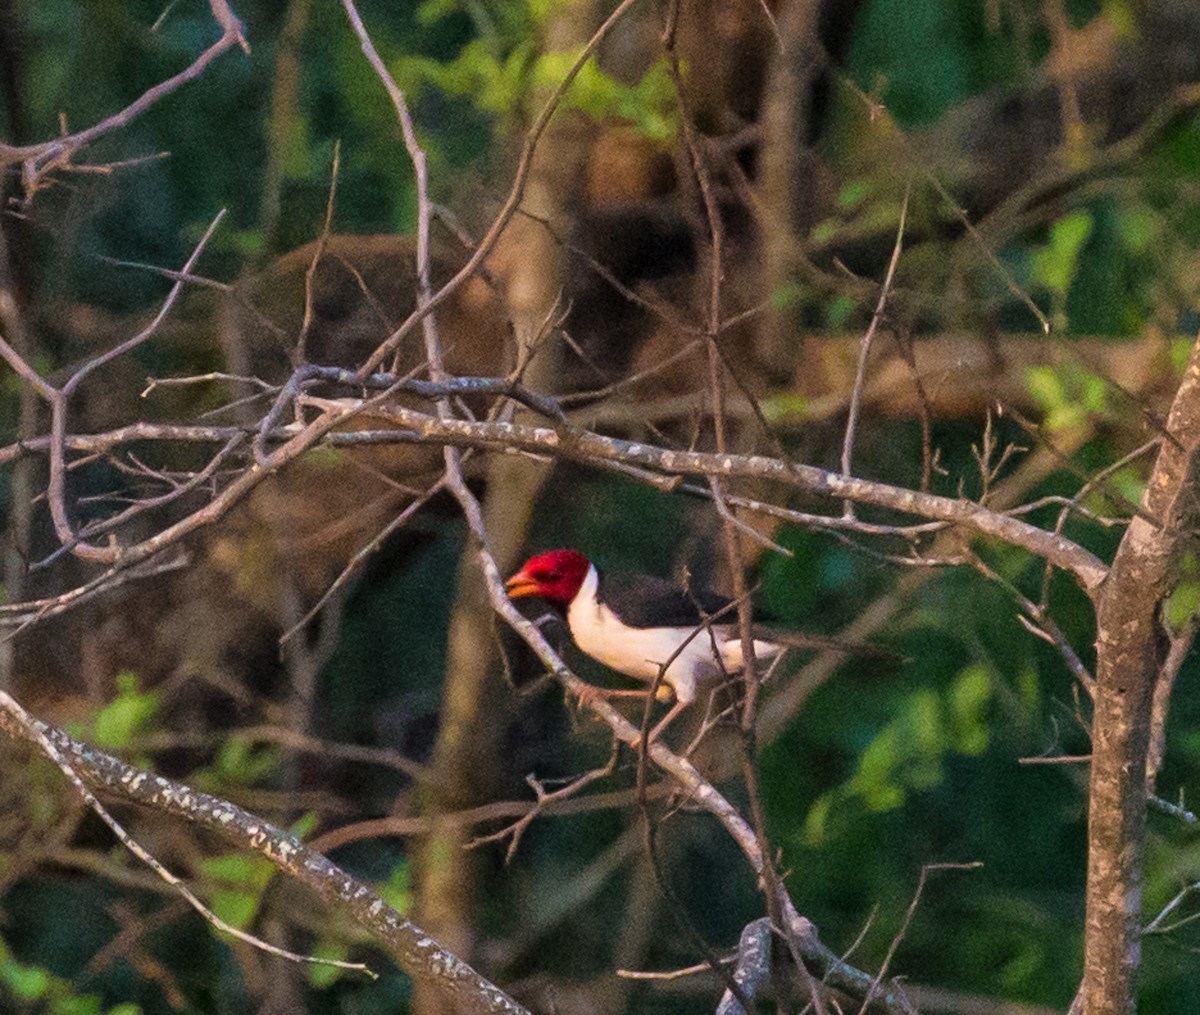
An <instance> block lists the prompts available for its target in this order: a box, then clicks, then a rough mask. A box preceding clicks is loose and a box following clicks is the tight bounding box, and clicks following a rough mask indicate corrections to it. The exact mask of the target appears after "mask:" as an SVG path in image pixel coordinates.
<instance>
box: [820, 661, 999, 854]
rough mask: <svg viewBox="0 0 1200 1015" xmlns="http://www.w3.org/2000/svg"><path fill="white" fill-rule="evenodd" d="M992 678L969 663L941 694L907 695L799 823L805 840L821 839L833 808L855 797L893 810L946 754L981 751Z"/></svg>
mask: <svg viewBox="0 0 1200 1015" xmlns="http://www.w3.org/2000/svg"><path fill="white" fill-rule="evenodd" d="M992 679H993V678H992V676H991V674H990V673H989V672H988V670H987V669H986V668H985V667H983V666H969V667H967V668H966V669H964V670H963V671H962V672H961V673H960V674H959V675H958V676H957V678H955V680H954V681H953V683H952V684H951V685H950V687H949V688H948V689H947V691H946V692H945V693H944V694H942V695H939V694H938V693H937V692H936V691H933V690H931V689H927V688H921V689H918V690H916V691H914V692H913V693H912V694H910V695H909V696H908V697H907V699H905V700H904V701H903V702H902V703H901V705H900V709H899V712H898V714H897V715H896V717H895V718H894V719H893V720H892V721H891V722H889V723H888V724H887V725H886V726H885V727H884V728H883V729H882V730H880V731H879V733H878V734H877V735H876V736H875V737H874V738H873V739H872V740H871V742H870V743H869V744H867V746H866V748H865V749H864V750H863V751H862V753H861V754H860V756H859V760H858V768H857V771H856V772H855V773H854V775H853V776H851V778H850V779H848V780H847V781H846V782H845V783H843V784H842V785H841V786H839V787H837V788H835V789H833V790H830V791H828V792H826V793H824V794H823V795H822V796H821V797H820V798H819V799H818V800H817V801H816V802H815V803H814V804H813V806H812V808H811V809H810V810H809V814H808V817H807V818H806V819H805V822H804V829H805V835H806V838H807V840H808V842H809V844H810V845H818V844H819V843H820V842H821V840H822V839H823V838H824V835H825V831H826V827H827V824H828V820H829V816H830V812H831V811H832V810H833V809H834V808H835V807H840V806H845V805H847V804H849V803H852V802H854V801H856V800H857V801H860V802H861V803H862V804H863V805H864V806H865V807H866V808H867V809H868V810H872V811H889V810H893V809H894V808H897V807H900V806H902V805H903V804H904V802H905V800H906V799H907V797H908V794H909V793H910V792H914V791H920V790H927V789H930V788H931V787H933V786H936V785H938V784H939V783H940V782H941V781H942V779H943V771H944V770H943V765H944V761H945V758H946V756H947V755H948V754H950V753H957V754H964V755H979V754H982V753H983V751H984V750H986V748H987V746H988V741H989V731H988V726H987V724H986V721H985V719H986V712H987V707H988V703H989V702H990V700H991V697H992V692H993V689H992Z"/></svg>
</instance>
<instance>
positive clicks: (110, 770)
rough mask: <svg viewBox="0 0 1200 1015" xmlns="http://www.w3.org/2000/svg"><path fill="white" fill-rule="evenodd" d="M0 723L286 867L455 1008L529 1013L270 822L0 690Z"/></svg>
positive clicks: (479, 1014) (487, 1013) (116, 788)
mask: <svg viewBox="0 0 1200 1015" xmlns="http://www.w3.org/2000/svg"><path fill="white" fill-rule="evenodd" d="M14 706H15V708H14ZM0 730H3V732H5V733H6V734H8V735H9V736H11V737H13V738H14V739H21V740H26V741H29V742H31V743H33V744H35V745H36V746H37V747H39V748H40V749H41V750H43V751H47V746H46V745H47V744H49V745H50V746H51V747H52V748H53V751H54V752H55V753H56V754H57V755H58V756H59V757H61V758H63V759H65V761H66V763H67V765H68V766H69V767H70V768H71V769H72V770H73V771H74V773H75V774H76V776H77V777H78V779H79V780H80V781H82V783H83V784H84V785H85V786H86V787H87V789H88V790H90V791H93V792H96V793H109V794H112V795H114V796H116V797H118V798H120V799H123V800H127V801H130V802H132V803H136V804H140V805H142V806H146V807H150V808H151V809H153V810H154V811H156V812H157V813H160V814H161V813H166V814H172V815H176V816H178V817H182V818H185V819H186V820H188V821H190V822H192V823H193V824H195V825H197V826H199V827H202V828H205V829H208V830H209V831H212V832H215V833H216V834H217V835H219V836H220V837H221V838H223V839H225V840H227V841H229V842H232V843H233V844H234V845H235V846H236V847H238V848H240V849H244V850H248V851H252V852H255V853H258V854H259V855H261V856H263V857H265V858H266V859H267V860H269V861H270V862H271V863H272V864H274V865H275V866H276V867H277V868H278V869H279V870H280V871H282V872H283V873H284V874H287V875H288V876H289V877H292V878H294V879H295V880H297V881H299V882H300V883H302V884H304V885H305V886H307V887H308V888H310V889H311V890H313V891H314V892H315V893H316V894H317V895H318V896H319V897H320V898H321V899H322V900H323V901H325V902H326V903H327V904H328V905H329V906H330V907H331V908H332V909H333V910H335V911H337V912H341V913H346V914H349V915H350V916H352V917H353V918H354V919H355V920H357V921H358V922H359V923H360V924H361V925H362V926H363V927H364V928H365V929H366V930H367V931H368V932H369V933H370V934H371V935H372V937H373V938H374V939H375V941H376V942H377V943H378V944H379V946H380V947H381V948H382V949H383V950H384V951H386V952H387V953H388V954H389V955H390V956H391V957H392V958H393V959H394V960H395V961H396V962H397V963H398V964H399V965H400V967H401V968H402V969H403V970H404V971H405V972H407V973H408V974H409V975H410V976H412V977H414V978H421V979H425V980H427V981H429V982H431V983H434V984H436V985H437V986H438V987H439V988H440V989H442V990H443V991H444V992H445V993H446V994H447V995H448V996H449V997H450V998H451V999H452V1000H453V1001H454V1002H455V1003H457V1005H458V1008H457V1009H456V1010H457V1011H461V1012H463V1013H469V1015H495V1013H507V1015H529V1013H528V1012H527V1011H526V1009H525V1008H523V1007H522V1006H521V1005H519V1004H517V1003H516V1002H515V1001H513V1000H512V999H511V998H510V997H508V996H507V995H506V994H505V993H504V992H503V991H501V990H500V989H499V988H498V987H496V986H495V984H492V983H490V982H488V981H487V980H485V979H484V978H483V977H482V976H480V975H479V974H478V973H477V972H476V971H475V970H474V969H472V968H471V967H470V966H468V965H467V964H466V963H465V962H463V961H462V960H461V959H460V958H458V956H457V955H455V954H453V953H452V952H450V951H448V950H447V949H445V948H443V947H442V946H441V945H440V944H438V942H436V941H434V940H433V939H431V938H430V937H429V936H428V935H427V934H425V933H424V932H423V931H422V930H421V929H420V928H419V927H417V926H416V925H414V924H412V923H410V922H409V921H408V920H406V919H405V918H404V917H403V916H402V915H401V914H399V913H397V912H396V911H395V910H394V909H393V908H392V907H391V906H389V905H388V904H387V902H385V901H384V900H383V898H381V897H380V895H379V894H378V893H377V892H375V891H374V890H373V889H371V888H370V887H368V886H367V885H364V884H362V883H361V882H359V881H357V880H355V879H354V878H352V877H350V876H349V875H348V874H346V873H345V872H344V871H342V870H341V869H339V868H338V867H337V866H336V865H334V864H332V863H330V862H329V860H327V859H326V858H325V857H324V856H322V855H321V854H320V853H318V852H316V851H315V850H313V849H311V848H310V847H307V846H305V845H304V844H303V843H301V842H300V841H299V840H297V839H296V838H295V837H294V836H292V835H290V834H289V833H287V832H284V831H282V830H280V829H278V828H276V827H274V826H273V825H271V824H270V823H269V822H266V821H263V820H262V819H261V818H259V817H257V816H256V815H254V814H251V813H249V812H248V811H245V810H243V809H242V808H240V807H238V806H236V805H235V804H232V803H229V802H228V801H226V800H222V799H220V798H218V797H214V796H210V795H209V794H207V793H202V792H199V791H197V790H194V789H192V788H190V787H188V786H185V785H182V784H180V783H177V782H172V781H171V780H169V779H164V778H163V777H162V776H159V775H155V774H153V773H151V772H147V771H144V770H143V769H140V768H136V767H134V766H133V765H127V764H125V763H124V762H123V761H120V760H119V759H117V758H115V757H113V756H112V755H109V754H105V753H104V752H103V751H100V750H97V749H96V748H94V747H91V746H90V745H87V744H81V743H78V742H77V741H75V740H72V739H71V738H70V737H68V736H67V735H66V734H65V733H64V732H63V731H62V730H59V729H56V728H55V727H53V726H50V725H48V724H46V723H43V722H41V721H40V720H37V719H34V718H33V717H32V716H29V715H28V714H27V713H25V712H24V710H23V709H21V708H20V706H19V705H16V703H15V702H13V701H12V699H11V698H9V696H8V695H6V694H5V695H2V696H0ZM47 753H50V752H49V751H47ZM51 756H52V757H54V754H51ZM76 785H78V783H76Z"/></svg>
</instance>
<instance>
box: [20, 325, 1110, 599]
mask: <svg viewBox="0 0 1200 1015" xmlns="http://www.w3.org/2000/svg"><path fill="white" fill-rule="evenodd" d="M5 348H7V346H6V345H5V343H3V340H2V339H0V353H2V352H3V350H4V349H5ZM464 380H466V381H471V380H473V379H471V378H466V379H464ZM489 380H491V379H489ZM492 383H494V381H493V382H492ZM370 404H379V403H378V402H376V400H375V399H370V400H368V401H367V402H365V403H360V404H358V405H357V406H353V407H347V406H346V405H340V404H337V403H330V405H329V408H328V409H327V412H326V414H325V415H324V416H323V417H322V418H321V419H319V420H317V421H316V422H315V423H313V424H310V425H309V426H308V427H306V428H304V429H303V430H301V431H299V432H297V431H295V430H294V429H283V430H271V431H269V432H268V434H267V437H268V438H269V439H270V440H271V441H272V442H274V441H281V442H282V445H281V446H280V447H279V448H278V449H277V450H276V451H274V452H273V453H271V454H270V455H266V456H265V457H264V458H263V460H262V462H261V463H260V467H258V468H256V469H251V470H249V471H247V472H245V473H243V474H242V475H241V476H239V477H238V478H237V479H235V480H234V481H233V482H232V483H231V484H230V485H229V486H228V487H226V488H225V489H224V490H222V491H221V493H219V494H218V495H217V496H216V497H215V498H214V499H213V501H212V502H210V503H209V504H208V505H206V506H205V507H204V508H202V509H200V510H199V511H197V512H195V513H193V514H192V515H189V516H187V517H186V518H184V519H182V520H181V521H180V522H178V523H176V524H174V525H172V526H170V527H168V528H167V529H164V530H163V531H162V532H160V533H158V534H156V535H155V536H152V537H150V538H149V539H147V540H144V541H142V542H141V543H137V544H135V545H133V546H130V547H126V548H124V550H123V552H122V555H121V557H120V559H119V560H118V561H117V562H116V563H115V565H114V567H113V569H112V570H110V571H108V572H106V574H105V575H104V576H101V579H98V581H99V582H101V583H102V582H103V581H106V580H110V579H111V578H112V576H113V575H114V574H115V573H116V572H117V571H120V570H124V569H125V568H127V567H131V566H134V565H137V564H140V563H143V562H144V561H146V560H147V559H148V558H149V557H151V556H152V555H154V554H156V553H158V552H160V551H162V550H163V549H165V548H166V547H168V546H171V545H173V544H174V543H175V542H177V541H178V540H180V539H182V538H183V537H184V536H185V535H188V534H190V533H191V532H194V531H195V530H196V529H199V528H201V527H202V526H204V525H207V524H210V523H211V522H214V521H216V520H217V519H219V518H220V517H222V516H223V515H224V514H225V513H226V512H227V511H228V510H229V509H230V508H231V507H232V506H233V505H234V504H236V503H238V502H239V501H240V500H241V499H242V498H243V497H244V496H246V495H247V494H248V493H249V492H250V490H252V489H253V488H254V487H255V486H257V485H258V484H259V483H261V482H262V481H263V480H264V479H266V478H267V476H268V475H269V474H271V473H272V472H274V471H277V470H278V469H280V468H282V467H283V466H284V465H285V464H287V463H288V462H290V461H292V460H294V459H295V458H296V457H298V456H299V455H301V454H303V453H304V452H305V451H306V450H308V449H309V448H310V447H313V446H315V445H316V444H317V443H318V442H321V443H324V444H327V445H330V446H334V447H354V446H358V445H361V444H386V443H446V444H452V445H455V446H460V447H478V448H481V449H487V450H496V451H503V452H506V453H514V452H524V453H528V454H533V455H536V456H552V457H562V458H568V459H571V460H574V461H582V462H586V463H589V464H592V465H594V466H597V465H599V466H602V465H604V464H605V463H614V462H615V463H623V464H626V465H634V466H637V467H639V468H641V469H644V470H647V471H649V472H650V473H653V474H654V475H656V476H659V477H663V476H666V477H670V478H672V479H674V478H676V477H680V476H686V475H696V476H740V477H748V478H756V479H768V480H771V481H773V482H776V483H780V484H782V485H785V486H792V487H795V488H797V489H801V490H803V491H805V492H807V493H810V494H813V495H816V496H821V497H825V498H828V499H831V500H833V499H836V500H845V499H852V500H855V501H857V502H858V503H862V504H871V505H873V506H876V507H883V508H888V509H890V510H894V511H897V512H901V513H905V514H911V515H916V516H918V517H924V518H928V519H932V520H933V521H934V522H935V523H938V524H946V523H949V524H955V525H961V526H964V527H966V528H968V529H971V530H973V531H974V532H976V533H978V534H980V535H986V536H990V537H993V538H997V539H1000V540H1001V541H1003V542H1007V543H1010V544H1012V545H1014V546H1020V547H1022V548H1024V549H1025V550H1028V551H1029V552H1031V553H1033V554H1035V555H1037V556H1040V557H1043V558H1045V559H1047V560H1049V561H1051V562H1052V563H1053V564H1054V565H1055V566H1056V567H1060V568H1062V569H1064V570H1066V571H1069V572H1070V573H1071V574H1072V575H1073V576H1074V577H1075V579H1076V580H1077V581H1078V582H1079V584H1080V585H1081V586H1082V587H1083V588H1084V590H1085V591H1088V592H1089V593H1091V592H1094V590H1095V589H1096V588H1098V587H1099V585H1100V583H1101V582H1102V581H1103V580H1104V577H1105V575H1106V574H1107V573H1108V569H1107V567H1106V566H1105V565H1104V563H1103V562H1102V561H1100V560H1099V559H1098V558H1097V557H1096V556H1094V555H1093V554H1092V553H1090V552H1088V551H1087V550H1085V549H1084V548H1083V547H1081V546H1080V545H1079V544H1077V543H1075V542H1073V541H1072V540H1070V539H1067V538H1066V537H1064V536H1062V535H1056V534H1055V533H1052V532H1047V531H1046V530H1044V529H1040V528H1038V527H1037V526H1034V525H1031V524H1029V523H1028V522H1025V521H1023V520H1022V519H1021V518H1019V517H1016V516H1014V515H1013V514H1011V513H1008V512H1002V511H994V510H991V509H988V508H984V507H980V506H979V505H978V504H974V503H972V502H970V501H967V500H960V499H954V498H949V497H939V496H936V495H934V494H928V493H921V492H917V491H913V490H908V489H905V488H903V487H896V486H890V485H888V484H886V483H877V482H873V481H870V480H862V479H855V478H854V477H847V476H842V475H839V474H838V473H836V472H831V471H828V470H825V469H819V468H817V467H815V466H811V465H800V464H795V463H790V462H784V461H782V460H780V459H777V458H769V457H766V456H761V455H730V454H726V455H716V454H708V453H704V452H698V451H678V450H674V449H668V448H661V447H658V446H655V445H653V444H646V443H643V442H639V441H625V440H620V439H618V438H615V437H605V436H601V435H599V434H594V433H591V432H589V431H580V430H576V429H574V428H572V427H567V426H562V427H538V426H529V425H524V424H517V423H509V422H504V421H495V422H492V421H482V422H481V421H474V420H439V419H437V418H436V417H434V416H431V415H429V414H428V413H421V412H418V411H416V410H413V409H407V408H404V407H402V406H393V407H390V408H389V409H388V411H387V416H388V417H389V418H390V419H391V420H392V421H393V422H394V423H395V424H396V425H397V426H398V427H399V429H392V430H385V431H362V432H337V433H332V432H330V431H332V430H333V429H334V428H335V427H338V426H340V425H343V424H344V423H345V421H346V420H347V419H348V418H350V417H352V416H353V415H354V414H355V412H357V411H362V410H363V408H364V407H365V406H366V405H370ZM242 432H244V431H243V430H242V429H241V428H237V427H177V426H169V425H155V424H146V423H138V424H133V425H131V426H129V427H123V428H120V429H118V430H114V431H110V432H108V433H106V434H99V435H94V436H88V435H74V436H71V437H64V438H63V444H64V446H66V447H69V448H71V449H72V450H79V451H103V450H107V449H109V448H111V447H113V446H115V445H118V444H120V443H123V442H128V441H135V440H180V441H211V442H222V443H223V442H225V441H228V440H229V439H231V438H232V437H233V436H235V435H237V434H239V433H242ZM50 443H51V442H50V441H49V440H48V439H47V438H38V439H37V440H33V441H25V442H21V443H18V444H15V445H11V446H9V447H8V448H4V449H0V464H4V463H5V462H8V461H12V460H14V459H16V458H18V457H20V456H21V455H23V454H27V453H30V452H31V451H41V450H45V449H46V448H47V447H49V446H50ZM726 499H727V501H728V502H729V503H737V504H739V505H742V506H746V507H749V508H752V509H754V510H762V511H768V510H769V513H772V514H776V515H779V516H781V517H783V516H786V517H789V518H790V517H793V516H792V514H786V515H785V514H784V513H785V512H786V510H787V509H783V508H773V507H770V506H769V505H766V504H763V503H762V502H759V501H753V500H749V499H743V498H733V497H730V496H727V498H726ZM795 517H796V518H798V519H800V520H802V521H803V522H805V523H819V524H821V525H823V526H826V527H828V528H831V529H835V528H839V527H849V526H848V523H847V522H845V520H844V519H843V520H839V519H837V518H829V519H826V520H821V519H820V516H811V515H805V514H803V513H797V514H796V515H795ZM857 526H858V527H859V528H861V530H862V531H863V532H864V533H869V534H873V535H878V534H895V535H905V534H908V533H910V532H912V531H917V530H915V529H914V528H913V527H912V526H905V525H896V526H892V527H889V526H882V525H878V524H874V525H870V526H866V525H865V524H864V523H861V522H859V523H857ZM98 587H99V586H98V585H97V582H95V581H94V582H89V583H88V584H87V585H85V586H81V587H80V588H78V589H75V590H72V591H71V592H69V593H64V595H63V596H62V597H54V598H53V599H51V600H39V601H38V602H37V603H34V604H29V603H27V604H9V605H6V606H0V618H3V617H4V616H13V615H16V614H20V615H28V614H29V613H30V612H31V611H38V610H49V611H51V612H52V613H59V612H62V610H63V609H65V608H67V607H69V606H70V605H72V604H73V603H75V602H77V601H78V597H79V596H81V595H84V594H91V593H94V592H95V591H97V589H98Z"/></svg>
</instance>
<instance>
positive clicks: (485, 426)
mask: <svg viewBox="0 0 1200 1015" xmlns="http://www.w3.org/2000/svg"><path fill="white" fill-rule="evenodd" d="M386 414H387V416H388V417H389V418H391V419H392V420H393V421H394V422H395V423H396V424H398V425H399V427H401V428H402V429H401V430H400V431H399V432H397V433H395V434H393V435H391V436H390V438H389V439H391V440H396V441H413V442H418V443H424V442H438V441H442V442H446V443H449V444H454V445H456V446H460V447H480V448H490V449H493V450H500V451H504V452H506V453H509V454H511V453H513V452H514V451H522V452H527V453H530V454H534V455H551V456H554V457H562V458H568V459H571V460H573V461H582V462H589V463H594V462H595V461H598V460H604V461H620V462H624V463H626V464H632V465H637V466H640V467H641V468H644V469H648V470H650V471H652V472H657V473H659V474H666V475H671V476H677V475H680V476H687V475H696V476H718V477H722V476H723V477H745V478H753V479H765V480H770V481H772V482H775V483H779V484H781V485H784V486H791V487H795V488H796V489H799V490H803V491H804V492H805V493H808V494H811V495H813V496H818V497H823V498H827V499H831V500H854V501H856V502H858V503H860V504H870V505H872V506H874V507H881V508H888V509H890V510H893V511H896V512H899V513H902V514H910V515H916V516H918V517H923V518H927V519H930V520H932V521H940V522H951V523H954V524H957V525H962V526H965V527H966V528H968V529H972V530H974V531H975V532H976V533H978V534H979V535H985V536H990V537H993V538H996V539H1000V540H1001V541H1003V542H1006V543H1010V544H1012V545H1014V546H1019V547H1022V548H1023V549H1025V550H1028V551H1029V552H1031V553H1033V554H1035V555H1037V556H1039V557H1045V558H1047V559H1049V560H1051V561H1052V562H1053V563H1054V564H1055V566H1056V567H1060V568H1062V569H1064V570H1066V571H1069V572H1070V573H1071V574H1072V575H1073V576H1074V577H1075V579H1076V581H1078V582H1079V584H1080V585H1081V586H1082V588H1083V589H1084V590H1085V591H1086V592H1089V593H1092V592H1094V591H1095V589H1096V588H1097V587H1098V586H1099V585H1100V583H1101V582H1102V581H1103V580H1104V578H1105V576H1106V575H1107V574H1108V568H1107V567H1106V565H1105V564H1104V562H1103V561H1101V560H1100V559H1099V558H1098V557H1096V556H1095V555H1094V554H1092V553H1091V552H1089V551H1088V550H1086V549H1084V548H1083V547H1082V546H1080V545H1079V544H1078V543H1076V542H1074V541H1073V540H1070V539H1068V538H1066V537H1065V536H1062V535H1056V534H1055V533H1053V532H1047V531H1046V530H1045V529H1041V528H1038V527H1037V526H1036V525H1031V524H1030V523H1028V522H1026V521H1024V520H1022V519H1021V518H1018V517H1014V516H1012V515H1010V514H1007V513H1004V512H998V511H994V510H992V509H990V508H986V507H981V506H980V505H978V504H976V503H973V502H972V501H968V500H965V499H959V498H953V497H942V496H938V495H936V494H930V493H922V492H920V491H916V490H910V489H907V488H905V487H898V486H892V485H890V484H888V483H879V482H875V481H874V480H868V479H858V478H855V477H853V476H843V475H841V474H840V473H838V472H833V471H830V470H827V469H821V468H818V467H817V466H815V465H803V464H798V463H793V462H785V461H783V460H782V459H779V458H772V457H769V456H766V455H736V454H724V455H721V454H714V453H710V452H703V451H683V450H676V449H674V448H663V447H659V446H657V445H654V444H648V443H645V442H642V441H627V440H622V439H620V438H617V437H607V436H602V435H600V434H596V433H592V432H590V431H586V430H576V429H575V428H573V427H545V426H530V425H526V424H520V423H507V422H480V421H474V420H460V419H451V420H439V419H437V418H435V417H434V416H431V415H429V414H428V413H422V412H418V411H417V410H415V409H409V408H406V407H404V406H391V407H389V408H388V409H387V413H386ZM347 436H348V435H346V434H337V435H331V436H330V438H329V442H330V443H337V442H338V440H339V439H344V438H346V437H347ZM381 436H382V435H381ZM831 524H834V521H833V520H831ZM896 531H898V532H899V531H903V527H901V526H897V529H896Z"/></svg>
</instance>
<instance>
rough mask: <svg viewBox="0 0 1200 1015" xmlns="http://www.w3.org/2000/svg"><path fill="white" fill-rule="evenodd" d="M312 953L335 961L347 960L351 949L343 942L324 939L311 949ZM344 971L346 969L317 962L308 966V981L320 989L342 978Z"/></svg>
mask: <svg viewBox="0 0 1200 1015" xmlns="http://www.w3.org/2000/svg"><path fill="white" fill-rule="evenodd" d="M310 954H311V955H312V956H313V957H314V958H318V959H333V960H334V961H335V962H345V961H346V956H347V955H349V954H350V950H349V949H348V948H347V947H346V945H345V944H344V943H342V942H333V941H322V942H321V943H320V944H318V945H317V946H316V947H315V948H312V949H310ZM344 972H345V970H344V969H339V968H338V967H337V966H329V965H323V964H321V963H315V964H313V965H311V966H309V967H308V982H309V983H311V984H312V985H313V986H314V987H316V988H317V989H318V990H320V989H322V988H324V987H331V986H333V984H334V983H336V982H337V981H338V980H339V979H340V978H341V976H342V974H343V973H344Z"/></svg>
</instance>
